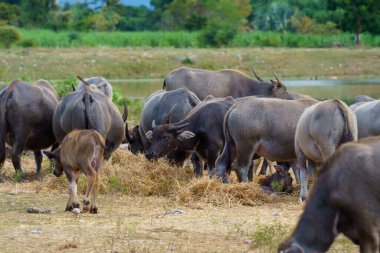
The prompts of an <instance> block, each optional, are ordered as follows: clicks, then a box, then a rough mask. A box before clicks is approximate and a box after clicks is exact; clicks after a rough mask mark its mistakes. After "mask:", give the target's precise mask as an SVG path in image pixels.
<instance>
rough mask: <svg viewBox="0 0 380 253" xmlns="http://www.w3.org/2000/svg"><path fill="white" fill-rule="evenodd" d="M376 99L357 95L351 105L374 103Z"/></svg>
mask: <svg viewBox="0 0 380 253" xmlns="http://www.w3.org/2000/svg"><path fill="white" fill-rule="evenodd" d="M375 100H376V99H375V98H373V97H370V96H367V95H357V96H356V97H355V98H354V101H353V102H352V103H353V104H356V103H361V102H370V101H375Z"/></svg>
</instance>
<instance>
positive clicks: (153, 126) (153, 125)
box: [152, 120, 157, 129]
mask: <svg viewBox="0 0 380 253" xmlns="http://www.w3.org/2000/svg"><path fill="white" fill-rule="evenodd" d="M156 126H157V125H156V120H153V121H152V129H154V128H156Z"/></svg>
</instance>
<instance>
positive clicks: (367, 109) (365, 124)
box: [350, 100, 380, 139]
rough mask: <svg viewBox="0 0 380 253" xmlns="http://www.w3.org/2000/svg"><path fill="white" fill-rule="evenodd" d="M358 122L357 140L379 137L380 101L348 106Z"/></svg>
mask: <svg viewBox="0 0 380 253" xmlns="http://www.w3.org/2000/svg"><path fill="white" fill-rule="evenodd" d="M350 107H351V108H352V110H353V111H354V113H355V114H356V118H357V121H358V138H359V139H361V138H364V137H368V136H376V135H380V117H379V114H380V100H374V101H369V102H359V103H357V104H353V105H351V106H350Z"/></svg>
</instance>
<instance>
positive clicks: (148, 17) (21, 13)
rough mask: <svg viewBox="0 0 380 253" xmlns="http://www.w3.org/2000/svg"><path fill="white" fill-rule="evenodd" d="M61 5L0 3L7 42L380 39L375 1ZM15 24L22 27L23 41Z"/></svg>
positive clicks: (159, 0)
mask: <svg viewBox="0 0 380 253" xmlns="http://www.w3.org/2000/svg"><path fill="white" fill-rule="evenodd" d="M57 2H58V1H55V0H0V26H1V25H2V26H3V27H0V33H1V31H2V30H3V33H1V34H2V36H0V38H1V39H0V41H1V43H0V44H2V46H3V47H9V46H10V42H9V41H11V42H13V43H15V42H18V44H17V45H18V46H20V47H31V46H41V47H45V46H47V47H76V46H99V45H107V46H117V47H120V46H121V47H123V46H152V47H162V46H171V47H221V46H239V47H241V46H243V47H252V46H272V47H332V46H352V45H354V44H360V43H362V44H363V45H365V46H379V41H380V39H379V38H378V37H374V35H377V34H380V17H379V16H380V2H379V1H376V0H308V1H305V0H284V1H282V0H273V1H270V0H151V7H147V6H128V5H124V4H123V3H122V1H120V0H94V1H78V2H76V3H71V4H70V3H65V4H64V5H57ZM9 26H12V27H18V28H23V29H21V30H20V34H21V36H18V35H17V31H16V32H15V31H10V28H9ZM4 29H7V30H6V31H7V32H6V33H10V34H12V36H11V35H10V36H5V35H4ZM35 29H39V30H35ZM115 31H119V32H116V33H109V32H115ZM147 31H150V32H147ZM152 31H155V32H152ZM105 32H107V33H105ZM125 32H126V33H125ZM136 32H138V33H136ZM362 33H364V34H365V35H364V36H361V34H362ZM15 34H16V35H15ZM3 40H4V41H3Z"/></svg>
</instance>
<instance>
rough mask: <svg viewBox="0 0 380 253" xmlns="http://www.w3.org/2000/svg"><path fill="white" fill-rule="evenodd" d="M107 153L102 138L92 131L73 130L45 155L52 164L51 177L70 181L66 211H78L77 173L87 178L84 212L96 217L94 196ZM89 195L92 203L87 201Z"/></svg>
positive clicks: (96, 208)
mask: <svg viewBox="0 0 380 253" xmlns="http://www.w3.org/2000/svg"><path fill="white" fill-rule="evenodd" d="M105 149H106V147H105V143H104V139H103V137H102V136H101V135H100V134H99V133H98V132H96V131H94V130H74V131H72V132H70V133H69V134H68V135H67V136H66V137H65V138H64V139H63V141H62V144H61V146H60V147H59V148H58V149H56V150H55V151H54V152H47V151H44V154H45V155H46V156H47V157H48V158H49V159H53V160H54V162H55V169H54V171H53V174H54V175H55V176H57V177H59V176H61V175H62V172H65V174H66V176H67V179H68V181H69V193H70V197H69V200H68V202H67V206H66V211H72V210H73V209H74V208H79V201H78V196H77V182H78V178H79V175H80V172H83V173H84V174H85V175H86V177H87V189H86V194H85V198H84V200H83V212H88V211H89V210H90V213H97V211H98V207H97V206H96V195H97V192H98V189H99V170H100V166H101V164H102V162H103V152H104V150H105ZM90 192H92V199H91V202H90V200H89V199H88V197H89V195H90Z"/></svg>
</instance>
